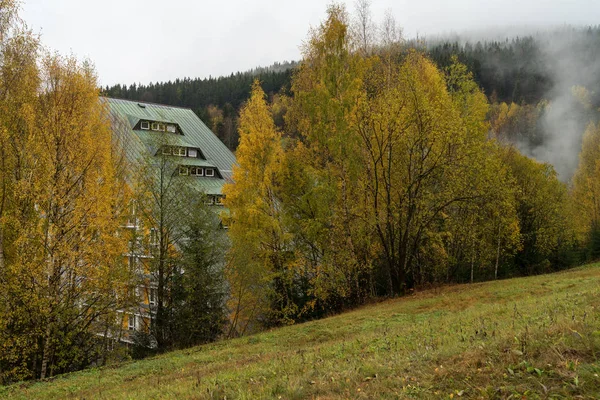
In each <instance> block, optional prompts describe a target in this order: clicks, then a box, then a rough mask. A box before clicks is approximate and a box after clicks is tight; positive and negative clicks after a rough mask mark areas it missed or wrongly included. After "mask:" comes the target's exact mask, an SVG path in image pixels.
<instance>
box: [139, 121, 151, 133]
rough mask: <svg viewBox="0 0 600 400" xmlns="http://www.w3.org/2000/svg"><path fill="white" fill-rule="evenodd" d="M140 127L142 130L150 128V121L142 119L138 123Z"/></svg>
mask: <svg viewBox="0 0 600 400" xmlns="http://www.w3.org/2000/svg"><path fill="white" fill-rule="evenodd" d="M140 128H142V129H143V130H145V131H147V130H148V129H150V122H148V121H142V123H141V124H140Z"/></svg>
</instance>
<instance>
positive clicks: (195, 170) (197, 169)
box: [190, 167, 204, 176]
mask: <svg viewBox="0 0 600 400" xmlns="http://www.w3.org/2000/svg"><path fill="white" fill-rule="evenodd" d="M190 175H193V176H204V169H203V168H200V167H192V168H190Z"/></svg>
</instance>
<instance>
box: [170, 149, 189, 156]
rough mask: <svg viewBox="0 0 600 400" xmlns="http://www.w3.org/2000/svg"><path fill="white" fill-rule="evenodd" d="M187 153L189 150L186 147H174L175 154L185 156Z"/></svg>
mask: <svg viewBox="0 0 600 400" xmlns="http://www.w3.org/2000/svg"><path fill="white" fill-rule="evenodd" d="M186 153H187V152H186V148H185V147H173V155H174V156H180V157H185V155H186Z"/></svg>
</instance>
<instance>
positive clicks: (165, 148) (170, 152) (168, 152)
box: [162, 146, 172, 156]
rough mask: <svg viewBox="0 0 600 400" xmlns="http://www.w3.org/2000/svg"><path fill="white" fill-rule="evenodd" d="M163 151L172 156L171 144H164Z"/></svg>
mask: <svg viewBox="0 0 600 400" xmlns="http://www.w3.org/2000/svg"><path fill="white" fill-rule="evenodd" d="M162 153H163V154H164V155H165V156H170V155H171V154H172V151H171V148H170V147H169V146H163V148H162Z"/></svg>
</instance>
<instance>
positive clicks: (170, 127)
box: [167, 124, 177, 133]
mask: <svg viewBox="0 0 600 400" xmlns="http://www.w3.org/2000/svg"><path fill="white" fill-rule="evenodd" d="M167 132H171V133H177V127H176V126H175V125H171V124H168V125H167Z"/></svg>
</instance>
